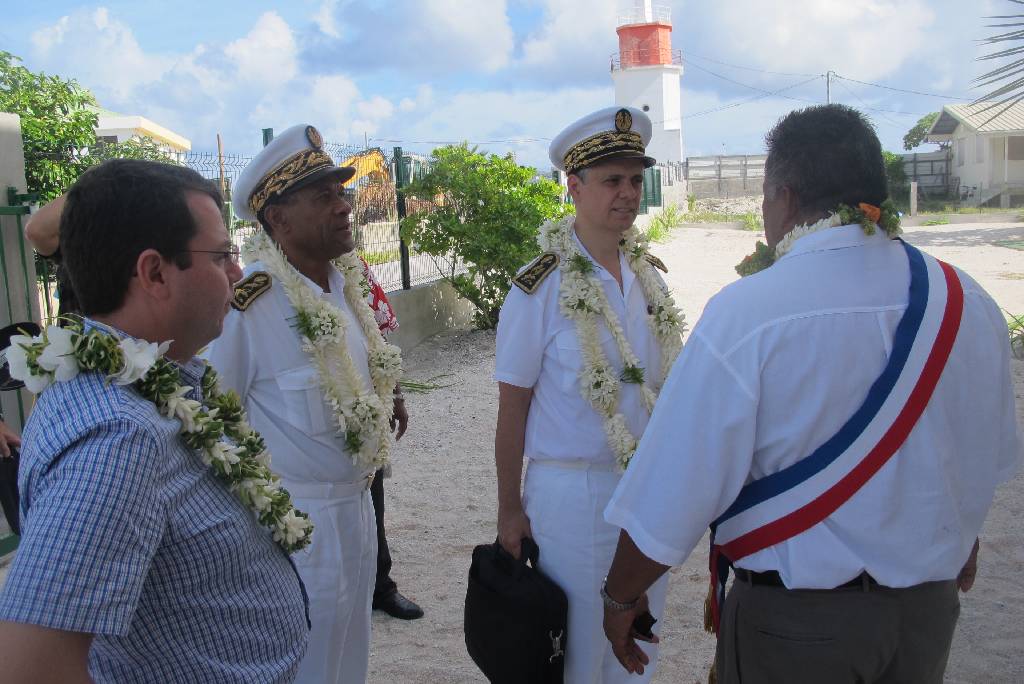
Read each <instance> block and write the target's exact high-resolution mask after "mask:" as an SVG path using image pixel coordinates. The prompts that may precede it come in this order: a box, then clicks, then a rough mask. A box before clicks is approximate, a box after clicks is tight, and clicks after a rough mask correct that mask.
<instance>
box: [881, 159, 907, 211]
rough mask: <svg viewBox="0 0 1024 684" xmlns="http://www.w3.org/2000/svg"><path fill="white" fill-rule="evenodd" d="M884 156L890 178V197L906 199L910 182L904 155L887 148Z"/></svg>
mask: <svg viewBox="0 0 1024 684" xmlns="http://www.w3.org/2000/svg"><path fill="white" fill-rule="evenodd" d="M882 157H883V158H884V159H885V175H886V177H887V178H888V180H889V197H891V198H892V199H893V201H896V200H902V199H905V198H906V197H907V193H909V192H910V184H909V182H908V181H907V171H906V169H905V168H904V167H903V157H901V156H900V155H898V154H896V153H895V152H888V151H885V150H883V151H882Z"/></svg>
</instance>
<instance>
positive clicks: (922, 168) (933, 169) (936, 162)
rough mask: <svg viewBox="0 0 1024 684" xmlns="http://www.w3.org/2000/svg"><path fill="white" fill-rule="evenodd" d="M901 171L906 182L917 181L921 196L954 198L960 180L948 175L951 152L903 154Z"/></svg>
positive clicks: (950, 164) (950, 166)
mask: <svg viewBox="0 0 1024 684" xmlns="http://www.w3.org/2000/svg"><path fill="white" fill-rule="evenodd" d="M902 157H903V170H904V172H906V174H907V180H908V181H917V188H918V192H919V193H920V194H921V195H922V196H931V197H950V196H952V197H955V196H957V194H958V186H959V184H960V179H958V178H956V177H955V176H953V175H951V174H950V168H952V150H951V149H946V150H937V151H935V152H914V153H911V154H904V155H902Z"/></svg>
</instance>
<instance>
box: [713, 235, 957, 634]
mask: <svg viewBox="0 0 1024 684" xmlns="http://www.w3.org/2000/svg"><path fill="white" fill-rule="evenodd" d="M901 244H902V245H903V248H904V250H906V253H907V258H908V260H909V262H910V295H909V302H908V305H907V309H906V311H905V312H904V314H903V317H902V318H901V319H900V322H899V325H898V326H897V328H896V333H895V335H894V337H893V347H892V353H891V354H890V356H889V361H888V363H887V364H886V366H885V368H884V369H883V371H882V373H881V375H879V376H878V378H877V379H876V380H875V382H874V384H872V385H871V389H870V390H869V391H868V395H867V398H866V399H865V400H864V403H863V404H862V405H861V406H860V408H858V409H857V411H856V413H854V415H853V417H851V418H850V419H849V420H848V421H846V424H845V425H843V426H842V427H841V428H840V429H839V431H838V432H837V433H836V434H835V435H833V436H832V437H831V438H830V439H828V440H827V441H826V442H825V443H824V444H822V445H821V446H820V447H818V448H817V449H816V450H815V451H814V452H813V453H812V454H810V455H809V456H807V457H806V458H803V459H801V460H799V461H797V462H796V463H794V464H792V465H790V466H788V467H787V468H784V469H782V470H780V471H778V472H776V473H772V474H771V475H768V476H766V477H763V478H761V479H759V480H755V481H754V482H750V483H748V484H747V485H746V486H744V487H743V489H742V490H741V491H740V493H739V496H737V498H736V500H735V501H734V502H733V504H732V505H731V506H730V507H729V508H728V510H726V512H725V513H723V514H722V515H721V517H719V518H718V519H717V520H715V521H714V522H713V523H712V524H711V568H710V569H711V593H710V596H709V603H710V605H709V606H708V607H707V608H708V614H707V615H706V620H705V626H707V627H708V628H709V629H710V628H713V629H714V631H715V632H716V633H717V632H718V626H719V619H720V610H719V606H721V605H722V603H723V601H724V598H725V583H726V580H727V579H728V577H729V568H730V567H731V565H732V563H735V562H736V561H738V560H740V559H742V558H745V557H747V556H749V555H751V554H754V553H757V552H758V551H761V550H763V549H767V548H769V547H771V546H774V545H776V544H780V543H782V542H784V541H786V540H787V539H791V538H793V537H795V536H797V535H799V534H801V533H802V532H805V531H806V530H809V529H810V528H812V527H814V526H815V525H817V524H818V523H820V522H821V521H823V520H825V519H826V518H827V517H828V516H829V515H831V514H832V513H833V512H835V511H836V510H837V509H838V508H839V507H840V506H842V505H843V504H844V503H846V502H847V501H848V500H849V499H850V498H851V497H853V496H854V495H855V494H856V493H857V491H858V490H859V489H860V488H861V487H862V486H864V484H865V483H867V482H868V480H870V479H871V477H872V476H873V475H874V474H875V473H877V472H878V471H879V470H880V469H881V468H882V466H884V465H885V464H886V463H887V462H888V461H889V459H890V458H891V457H892V456H893V455H894V454H895V453H896V452H897V451H898V450H899V448H900V447H901V446H902V445H903V442H904V441H905V440H906V438H907V436H908V435H909V434H910V432H911V430H913V428H914V425H915V424H916V423H917V420H918V418H920V417H921V414H922V413H923V412H924V409H925V407H926V406H927V405H928V401H929V400H930V399H931V396H932V392H933V391H934V390H935V386H936V384H938V381H939V377H940V376H941V375H942V371H943V369H944V368H945V366H946V361H947V360H948V359H949V354H950V352H951V351H952V349H953V343H954V341H955V340H956V335H957V332H958V330H959V329H960V318H961V314H962V313H963V303H964V296H963V287H962V285H961V283H960V279H959V277H958V276H957V274H956V271H955V270H954V269H953V267H951V266H950V265H949V264H946V263H943V262H941V261H939V260H937V259H935V258H934V257H931V256H928V255H926V254H923V253H922V252H921V251H919V250H917V249H915V248H914V247H911V246H910V245H908V244H906V243H905V242H901Z"/></svg>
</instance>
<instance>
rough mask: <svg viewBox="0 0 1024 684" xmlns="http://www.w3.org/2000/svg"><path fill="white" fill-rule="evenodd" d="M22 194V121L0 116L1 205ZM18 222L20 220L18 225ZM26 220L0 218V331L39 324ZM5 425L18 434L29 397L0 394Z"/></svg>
mask: <svg viewBox="0 0 1024 684" xmlns="http://www.w3.org/2000/svg"><path fill="white" fill-rule="evenodd" d="M9 187H13V188H15V189H16V190H17V192H19V193H24V192H25V152H24V148H23V146H22V141H21V119H20V118H19V117H18V116H16V115H14V114H5V113H0V205H6V204H7V188H9ZM19 218H20V219H21V220H20V221H19ZM26 218H27V216H20V217H18V216H0V232H2V238H3V263H2V264H0V267H2V268H3V270H4V274H3V276H4V277H3V278H0V327H3V326H7V325H9V324H11V323H20V322H22V321H38V320H39V293H38V290H37V288H36V269H35V263H34V261H33V256H32V254H33V253H32V248H31V247H30V246H29V245H28V243H27V242H26V241H25V237H24V235H23V234H22V230H21V229H22V227H23V226H24V222H25V219H26ZM0 404H2V406H3V414H4V420H5V422H6V423H7V424H8V425H10V426H11V427H13V428H14V429H16V430H18V431H19V432H20V431H21V424H22V419H23V418H25V417H27V416H28V409H29V407H30V406H31V405H32V398H31V395H30V394H29V393H28V392H27V391H25V390H21V391H20V392H2V393H0Z"/></svg>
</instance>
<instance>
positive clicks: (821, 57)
mask: <svg viewBox="0 0 1024 684" xmlns="http://www.w3.org/2000/svg"><path fill="white" fill-rule="evenodd" d="M931 5H932V3H930V2H928V1H927V0H859V1H854V0H786V2H772V3H766V2H764V0H730V1H729V2H716V3H710V4H709V5H707V6H706V10H705V12H703V14H704V15H705V17H704V18H705V19H706V21H707V24H706V34H707V35H710V36H716V37H717V38H716V40H717V42H718V46H719V54H727V55H730V56H735V57H733V61H739V62H740V63H743V64H750V63H753V64H756V65H760V66H762V67H763V68H765V69H769V70H774V71H788V72H801V73H803V72H809V73H825V72H826V71H828V70H830V69H831V70H834V71H837V72H839V73H844V74H848V75H858V76H857V78H860V79H863V80H875V79H880V78H884V77H886V76H889V75H890V74H893V73H895V72H896V71H898V70H899V69H900V68H901V67H902V66H903V64H904V63H905V62H906V61H908V60H909V59H911V58H913V57H914V56H915V55H916V54H917V53H918V52H920V51H922V50H924V49H925V48H926V47H927V46H928V43H929V36H930V33H931V31H932V30H933V28H934V27H935V24H936V19H937V16H936V13H935V10H933V9H932V6H931ZM698 11H699V10H698ZM943 25H944V26H948V24H946V22H945V19H943ZM726 61H729V60H726Z"/></svg>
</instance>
